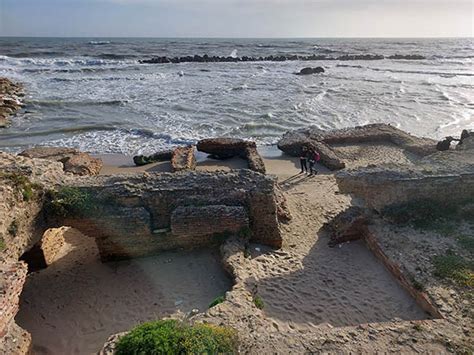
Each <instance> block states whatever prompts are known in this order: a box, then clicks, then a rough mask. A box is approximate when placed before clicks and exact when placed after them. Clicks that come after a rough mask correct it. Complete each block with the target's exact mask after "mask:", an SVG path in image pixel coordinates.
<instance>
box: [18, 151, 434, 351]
mask: <svg viewBox="0 0 474 355" xmlns="http://www.w3.org/2000/svg"><path fill="white" fill-rule="evenodd" d="M338 149H340V150H341V151H342V152H344V154H346V156H347V159H348V161H352V162H356V163H357V164H365V163H367V162H369V161H372V159H373V158H374V157H377V156H380V159H381V160H383V157H384V156H385V157H386V156H387V155H389V156H390V158H389V159H391V161H393V160H395V161H402V160H404V159H409V157H407V156H406V155H405V153H403V152H401V151H400V150H393V147H390V146H382V147H380V146H377V147H373V146H370V147H366V148H363V150H362V151H360V150H358V149H357V148H355V147H354V146H345V147H339V148H338ZM361 152H362V153H361ZM366 153H367V154H368V155H367V157H365V156H364V155H363V154H366ZM261 154H262V156H263V158H264V161H265V164H266V168H267V172H268V173H269V174H275V175H277V177H278V179H279V181H280V184H281V187H282V190H283V191H284V192H285V195H286V198H287V201H288V206H289V208H290V210H291V212H292V215H293V220H292V221H291V222H290V223H289V224H287V225H283V226H282V228H283V235H284V243H283V248H282V249H281V250H279V251H271V250H269V249H268V248H264V247H259V248H260V249H259V250H260V251H256V250H255V247H257V246H252V254H253V257H252V258H251V259H246V262H245V263H244V264H243V265H241V266H240V267H239V271H238V276H239V279H240V280H244V281H243V282H244V283H245V287H246V288H248V289H249V290H256V291H257V293H258V294H259V295H260V296H261V298H262V299H263V301H264V303H265V308H264V314H265V316H266V317H267V318H268V321H269V324H272V325H273V327H274V328H275V329H277V330H279V331H286V330H288V331H295V330H296V331H305V330H308V329H315V327H318V326H319V327H320V326H321V325H324V324H327V323H329V324H331V325H332V326H346V325H355V324H359V323H368V322H381V321H388V320H394V319H404V320H405V319H411V320H412V319H425V318H427V315H426V314H425V313H424V312H423V311H422V310H420V309H419V308H418V306H417V305H416V304H415V302H414V301H413V299H411V298H410V297H409V296H408V294H407V293H406V292H405V291H404V290H403V289H401V287H400V286H399V285H398V284H397V283H396V281H395V280H394V279H393V278H392V276H391V275H390V274H389V273H388V272H387V271H386V270H385V269H384V267H383V265H381V264H380V263H379V262H378V261H377V260H376V259H375V257H374V256H373V255H372V254H371V253H370V252H369V251H368V249H367V248H366V247H365V245H364V244H363V243H362V242H355V243H352V244H345V245H343V246H342V247H340V248H338V247H337V248H332V249H331V248H329V247H328V246H327V242H328V239H327V236H325V234H324V232H322V229H321V228H322V226H323V225H324V223H325V222H327V221H328V220H330V219H331V218H332V217H333V216H335V215H336V214H337V213H339V212H341V211H342V210H344V209H345V208H347V206H349V204H350V203H351V199H350V197H348V196H345V195H340V194H338V189H337V185H336V181H335V178H334V176H333V175H332V174H331V173H330V172H328V170H327V169H325V168H324V167H322V166H318V167H317V169H318V171H319V174H318V175H317V176H307V175H305V174H299V171H300V168H299V162H298V159H297V158H291V157H288V156H285V155H282V154H281V153H280V152H278V151H277V150H276V149H275V148H274V147H270V148H268V147H267V148H263V149H262V150H261ZM361 154H362V155H361ZM102 158H103V159H104V163H105V164H104V168H103V170H102V172H101V173H103V174H111V173H132V172H139V171H149V172H150V171H158V170H159V169H165V165H164V164H163V163H161V164H156V165H153V164H152V165H147V166H145V167H133V162H132V161H131V158H129V157H124V156H102ZM198 161H199V163H198V170H210V171H212V170H219V169H222V170H228V169H239V168H244V167H245V162H244V161H243V160H241V159H237V158H236V159H230V160H224V161H220V160H210V159H205V158H202V157H200V159H198ZM356 163H354V164H356ZM153 169H157V170H153ZM67 241H68V248H66V250H65V251H64V252H63V254H64V256H63V257H62V258H61V259H60V260H59V261H58V262H56V263H55V264H53V265H52V266H50V267H49V268H47V269H45V270H43V271H40V272H38V273H35V274H33V275H31V276H30V277H29V278H28V282H27V284H26V286H25V290H24V293H23V296H22V304H21V306H20V313H19V314H18V316H17V320H18V322H19V324H20V325H21V326H23V327H24V328H25V329H26V330H28V331H30V332H31V333H32V335H33V342H34V345H35V347H34V352H35V353H53V354H73V353H74V354H89V353H94V352H96V351H97V350H98V349H99V348H100V347H101V345H102V344H103V343H104V341H105V339H106V338H107V336H109V335H110V334H112V333H115V332H119V331H123V330H127V329H129V328H130V327H131V326H133V325H135V324H137V323H139V322H142V321H146V320H152V319H156V318H160V317H162V316H165V315H171V314H174V313H176V312H177V311H178V310H180V311H183V312H187V311H190V310H191V309H193V308H199V309H200V310H204V309H206V306H207V305H208V303H209V302H211V301H212V299H213V298H214V297H216V296H218V295H221V294H223V293H224V292H225V291H226V290H227V289H229V287H230V284H229V280H228V279H227V277H226V276H225V275H224V273H223V271H222V270H221V268H220V265H219V261H218V257H217V256H216V255H215V254H213V252H206V251H196V252H193V253H188V254H179V253H178V254H173V253H163V254H161V255H159V256H156V257H153V258H146V259H137V260H133V261H128V262H123V263H115V264H101V263H100V261H99V259H98V255H97V249H96V247H95V245H94V242H93V240H92V239H87V238H86V237H81V236H80V235H78V234H77V233H76V232H75V233H69V234H68V235H67ZM68 251H69V253H67V252H68ZM170 259H171V262H170V263H168V260H170ZM176 301H178V305H175V302H176ZM180 301H182V303H180ZM239 312H240V313H239ZM245 312H246V311H245V310H239V309H233V311H232V314H234V316H232V317H237V318H236V320H238V319H239V317H244V314H245ZM238 314H241V315H240V316H238ZM236 315H237V316H236ZM230 323H232V322H230ZM275 329H272V331H275ZM269 331H270V330H269Z"/></svg>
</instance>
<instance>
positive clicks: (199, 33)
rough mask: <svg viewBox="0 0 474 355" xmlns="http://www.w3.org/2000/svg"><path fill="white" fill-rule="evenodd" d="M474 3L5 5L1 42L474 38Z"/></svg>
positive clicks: (87, 1)
mask: <svg viewBox="0 0 474 355" xmlns="http://www.w3.org/2000/svg"><path fill="white" fill-rule="evenodd" d="M473 20H474V0H0V36H45V37H260V38H267V37H472V36H473V33H474V23H473Z"/></svg>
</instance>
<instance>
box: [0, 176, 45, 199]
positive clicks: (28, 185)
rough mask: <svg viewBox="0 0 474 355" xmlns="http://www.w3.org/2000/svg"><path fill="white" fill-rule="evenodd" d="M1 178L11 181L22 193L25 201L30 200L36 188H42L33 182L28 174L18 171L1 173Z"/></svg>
mask: <svg viewBox="0 0 474 355" xmlns="http://www.w3.org/2000/svg"><path fill="white" fill-rule="evenodd" d="M0 178H3V179H5V180H7V181H9V182H10V183H11V184H12V185H13V187H14V188H15V189H16V190H17V191H18V192H20V193H21V195H22V197H23V201H30V200H31V199H32V198H33V196H34V193H35V190H40V189H41V185H39V184H35V183H32V182H31V181H30V179H28V177H27V176H25V175H22V174H18V173H0Z"/></svg>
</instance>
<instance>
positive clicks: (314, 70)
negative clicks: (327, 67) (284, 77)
mask: <svg viewBox="0 0 474 355" xmlns="http://www.w3.org/2000/svg"><path fill="white" fill-rule="evenodd" d="M319 73H324V68H323V67H316V68H310V67H308V68H303V69H301V70H300V71H299V73H296V75H311V74H319Z"/></svg>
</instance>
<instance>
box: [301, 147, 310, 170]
mask: <svg viewBox="0 0 474 355" xmlns="http://www.w3.org/2000/svg"><path fill="white" fill-rule="evenodd" d="M307 161H308V148H306V147H305V146H303V148H301V154H300V165H301V172H300V174H303V173H304V172H305V173H307V172H308V163H307Z"/></svg>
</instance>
